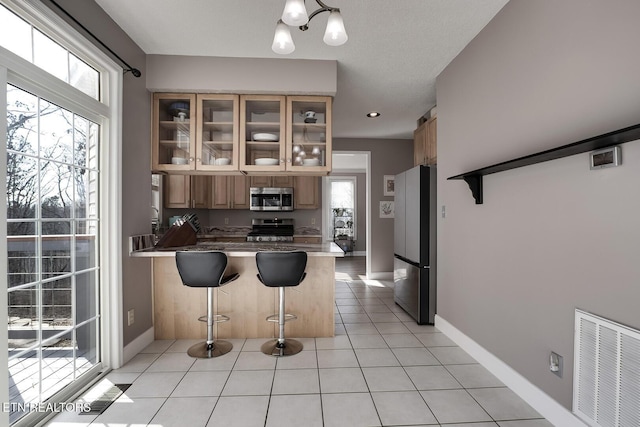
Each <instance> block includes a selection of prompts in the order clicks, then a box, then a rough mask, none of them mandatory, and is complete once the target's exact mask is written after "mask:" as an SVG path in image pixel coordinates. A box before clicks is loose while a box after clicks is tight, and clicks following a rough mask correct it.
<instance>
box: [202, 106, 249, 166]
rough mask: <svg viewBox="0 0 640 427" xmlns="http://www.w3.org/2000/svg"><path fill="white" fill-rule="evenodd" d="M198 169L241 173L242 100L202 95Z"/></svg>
mask: <svg viewBox="0 0 640 427" xmlns="http://www.w3.org/2000/svg"><path fill="white" fill-rule="evenodd" d="M198 111H199V112H200V113H199V114H200V120H199V123H198V135H197V138H198V153H197V158H196V169H200V170H238V161H239V155H238V145H239V144H238V142H239V117H238V115H239V97H238V96H237V95H198Z"/></svg>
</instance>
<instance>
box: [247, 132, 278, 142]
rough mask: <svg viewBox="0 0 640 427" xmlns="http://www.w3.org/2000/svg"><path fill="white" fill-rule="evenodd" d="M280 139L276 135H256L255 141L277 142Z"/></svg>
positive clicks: (254, 135)
mask: <svg viewBox="0 0 640 427" xmlns="http://www.w3.org/2000/svg"><path fill="white" fill-rule="evenodd" d="M279 139H280V138H279V137H278V135H277V134H275V133H254V134H253V140H254V141H269V142H277V141H278V140H279Z"/></svg>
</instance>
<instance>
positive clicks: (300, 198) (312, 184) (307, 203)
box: [293, 176, 319, 209]
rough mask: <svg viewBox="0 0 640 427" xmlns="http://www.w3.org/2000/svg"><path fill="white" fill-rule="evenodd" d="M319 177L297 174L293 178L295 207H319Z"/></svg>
mask: <svg viewBox="0 0 640 427" xmlns="http://www.w3.org/2000/svg"><path fill="white" fill-rule="evenodd" d="M318 179H319V178H318V177H315V176H296V177H294V180H293V197H294V208H295V209H318V206H319V203H318Z"/></svg>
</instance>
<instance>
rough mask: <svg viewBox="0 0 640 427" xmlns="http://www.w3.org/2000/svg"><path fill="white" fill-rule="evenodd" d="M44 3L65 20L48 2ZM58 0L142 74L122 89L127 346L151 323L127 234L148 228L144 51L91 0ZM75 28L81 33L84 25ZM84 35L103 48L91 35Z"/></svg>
mask: <svg viewBox="0 0 640 427" xmlns="http://www.w3.org/2000/svg"><path fill="white" fill-rule="evenodd" d="M42 2H43V3H44V4H46V5H47V6H48V7H50V8H51V9H52V10H53V11H54V12H56V13H58V14H59V15H60V16H62V18H64V19H67V20H68V18H67V17H66V16H65V15H64V14H62V12H60V11H59V9H58V8H57V7H55V6H54V5H52V4H51V3H50V2H49V1H47V0H42ZM57 3H58V4H60V6H62V7H63V8H64V9H65V10H67V12H69V13H70V14H71V15H72V16H73V17H74V18H75V19H77V20H78V21H79V22H80V23H82V25H84V26H85V27H86V28H88V29H89V30H90V31H91V32H92V33H93V34H95V35H96V36H97V37H98V38H99V39H100V40H102V42H104V43H105V44H106V45H107V46H109V48H111V49H112V50H113V51H115V52H116V53H117V54H118V55H119V56H120V57H122V58H123V59H124V60H125V61H127V62H128V63H129V64H130V65H131V66H133V67H136V68H138V69H139V70H140V71H141V72H142V77H140V78H135V77H133V76H132V75H131V73H127V74H125V75H124V78H123V89H122V95H123V98H122V106H123V117H122V188H121V191H120V194H121V200H122V260H121V262H122V280H123V282H122V292H123V298H122V306H123V325H124V326H123V328H124V334H123V335H124V336H123V343H124V345H127V344H128V343H130V342H131V341H132V340H133V339H135V338H136V337H138V336H139V335H140V334H141V333H143V332H144V331H146V330H147V329H149V328H150V327H151V326H152V317H151V316H152V312H151V267H150V262H149V261H148V260H145V259H143V258H130V257H129V248H128V237H129V236H132V235H136V234H147V233H149V232H151V224H150V220H149V212H150V208H151V191H150V190H151V174H150V173H149V168H150V164H151V143H150V139H151V136H150V127H149V126H148V123H150V122H151V97H150V95H149V93H148V91H147V89H146V82H145V76H146V68H145V63H146V60H145V54H144V52H143V51H142V50H141V49H140V48H139V47H138V46H137V45H136V44H135V43H133V41H132V40H131V39H130V38H129V37H128V36H127V35H126V34H125V33H124V32H123V31H122V30H121V29H120V27H118V26H117V25H116V24H115V22H113V21H112V20H111V18H110V17H109V16H108V15H107V14H106V13H105V12H104V11H103V10H102V9H101V8H100V7H99V6H98V5H97V4H96V3H95V2H94V1H93V0H84V1H81V2H79V1H74V0H58V1H57ZM70 24H71V25H74V24H73V23H71V22H70ZM74 26H75V25H74ZM79 31H80V32H81V33H83V34H84V32H83V30H81V29H79ZM87 39H88V40H89V41H91V42H92V43H94V44H96V46H97V47H98V48H100V49H103V48H102V47H101V46H99V44H98V43H97V42H95V41H94V39H92V38H91V37H90V36H87ZM103 50H104V49H103ZM107 54H108V53H107ZM111 285H113V284H110V283H103V286H111ZM130 309H135V323H134V324H133V325H131V326H127V321H126V319H127V310H130Z"/></svg>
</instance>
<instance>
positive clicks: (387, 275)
mask: <svg viewBox="0 0 640 427" xmlns="http://www.w3.org/2000/svg"><path fill="white" fill-rule="evenodd" d="M367 279H372V280H393V271H377V272H375V273H371V274H369V275H368V276H367Z"/></svg>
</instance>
